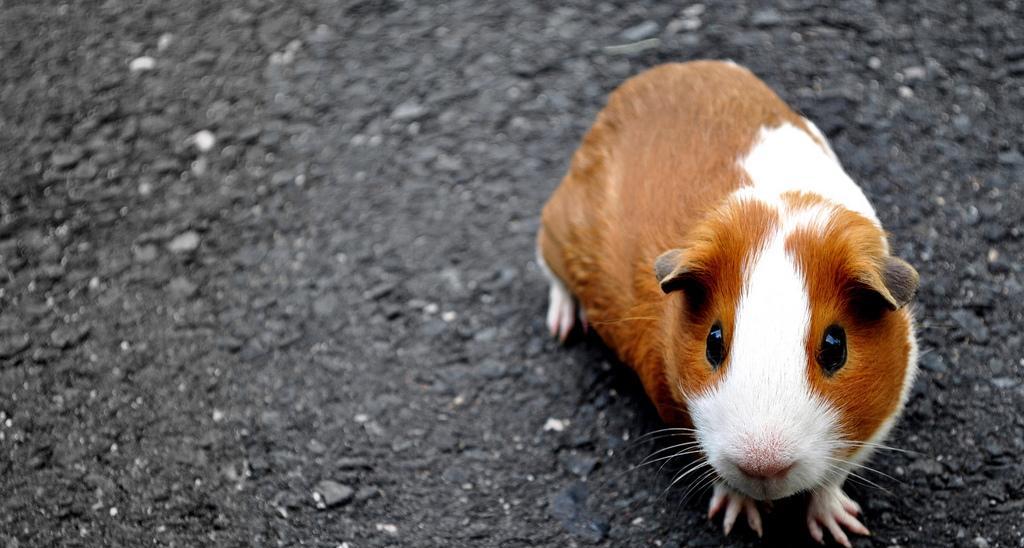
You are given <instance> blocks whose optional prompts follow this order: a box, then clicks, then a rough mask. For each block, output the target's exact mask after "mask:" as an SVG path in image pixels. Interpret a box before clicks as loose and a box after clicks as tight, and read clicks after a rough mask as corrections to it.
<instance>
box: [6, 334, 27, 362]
mask: <svg viewBox="0 0 1024 548" xmlns="http://www.w3.org/2000/svg"><path fill="white" fill-rule="evenodd" d="M30 343H31V339H30V338H29V336H28V335H14V336H4V337H3V338H0V359H7V358H12V357H14V356H17V355H18V354H20V353H22V352H24V351H25V349H27V348H28V347H29V344H30Z"/></svg>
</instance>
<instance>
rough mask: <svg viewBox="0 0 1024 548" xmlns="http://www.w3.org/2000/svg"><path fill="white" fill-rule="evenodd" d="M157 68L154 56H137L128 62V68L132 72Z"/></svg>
mask: <svg viewBox="0 0 1024 548" xmlns="http://www.w3.org/2000/svg"><path fill="white" fill-rule="evenodd" d="M154 68H156V59H153V58H152V57H146V56H143V57H136V58H135V59H132V60H131V62H130V63H128V70H130V71H132V72H144V71H147V70H153V69H154Z"/></svg>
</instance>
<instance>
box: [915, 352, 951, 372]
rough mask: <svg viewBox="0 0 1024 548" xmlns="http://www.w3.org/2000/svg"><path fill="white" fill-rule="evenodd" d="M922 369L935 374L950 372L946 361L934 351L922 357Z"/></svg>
mask: <svg viewBox="0 0 1024 548" xmlns="http://www.w3.org/2000/svg"><path fill="white" fill-rule="evenodd" d="M921 367H923V368H924V369H927V370H928V371H932V372H935V373H946V372H947V371H949V366H947V365H946V361H945V360H944V359H942V356H940V355H939V354H938V353H937V352H934V351H933V352H928V353H927V354H925V355H923V356H921Z"/></svg>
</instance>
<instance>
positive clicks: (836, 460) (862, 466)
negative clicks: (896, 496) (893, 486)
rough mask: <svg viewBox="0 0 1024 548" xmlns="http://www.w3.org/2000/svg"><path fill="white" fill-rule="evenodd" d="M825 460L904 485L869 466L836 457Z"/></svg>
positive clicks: (900, 481)
mask: <svg viewBox="0 0 1024 548" xmlns="http://www.w3.org/2000/svg"><path fill="white" fill-rule="evenodd" d="M825 458H827V459H829V460H832V461H835V462H840V463H843V464H845V465H847V466H848V467H850V468H851V469H853V468H859V469H861V470H866V471H868V472H874V473H875V474H878V475H879V476H882V477H884V478H886V479H889V480H892V481H895V482H896V483H904V482H903V481H902V480H900V479H898V478H894V477H892V476H890V475H889V474H886V473H885V472H882V471H880V470H877V469H875V468H872V467H870V466H868V465H866V464H863V463H855V462H852V461H849V460H847V459H841V458H836V457H825Z"/></svg>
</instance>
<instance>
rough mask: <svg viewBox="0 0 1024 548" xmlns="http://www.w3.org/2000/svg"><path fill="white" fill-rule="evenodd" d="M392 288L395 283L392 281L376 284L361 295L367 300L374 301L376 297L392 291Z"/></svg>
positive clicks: (381, 296) (386, 294)
mask: <svg viewBox="0 0 1024 548" xmlns="http://www.w3.org/2000/svg"><path fill="white" fill-rule="evenodd" d="M394 289H395V284H393V283H382V284H377V285H376V286H374V287H372V288H370V289H369V290H367V291H366V292H365V293H363V297H364V298H366V299H367V300H371V301H376V300H378V299H381V298H383V297H386V296H388V295H389V294H390V293H391V292H392V291H394Z"/></svg>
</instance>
